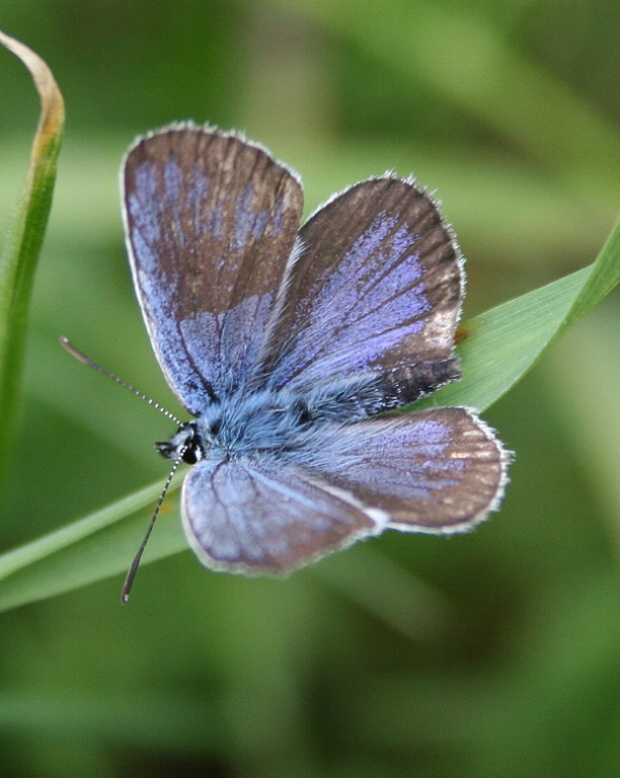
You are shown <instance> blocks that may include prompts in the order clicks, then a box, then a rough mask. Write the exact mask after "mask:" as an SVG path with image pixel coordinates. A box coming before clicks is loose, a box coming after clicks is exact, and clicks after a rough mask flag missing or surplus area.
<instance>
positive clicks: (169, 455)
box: [155, 421, 206, 465]
mask: <svg viewBox="0 0 620 778" xmlns="http://www.w3.org/2000/svg"><path fill="white" fill-rule="evenodd" d="M155 448H156V449H157V451H159V453H160V454H161V455H162V456H163V457H166V459H174V460H177V459H178V460H180V461H183V462H185V463H186V464H188V465H195V464H196V462H200V460H201V459H204V457H205V453H206V451H205V440H204V436H203V435H202V434H201V433H200V431H199V430H198V426H197V422H195V421H189V422H187V423H186V424H182V425H181V426H180V427H179V429H178V430H177V431H176V433H175V434H174V435H173V436H172V437H171V438H170V440H165V441H161V442H158V443H155Z"/></svg>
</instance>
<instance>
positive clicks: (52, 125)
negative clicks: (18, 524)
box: [0, 32, 64, 476]
mask: <svg viewBox="0 0 620 778" xmlns="http://www.w3.org/2000/svg"><path fill="white" fill-rule="evenodd" d="M0 43H2V44H3V45H4V46H5V47H6V48H7V49H8V50H9V51H11V52H13V54H15V55H16V56H17V57H19V59H21V61H22V62H23V63H24V65H25V66H26V67H27V68H28V70H29V71H30V73H31V75H32V77H33V79H34V82H35V85H36V87H37V90H38V92H39V97H40V100H41V116H40V120H39V126H38V128H37V132H36V135H35V138H34V142H33V145H32V153H31V158H30V168H29V170H28V176H27V179H26V187H25V191H24V194H23V196H22V200H21V203H20V207H19V210H18V212H17V215H16V218H15V220H14V223H13V225H12V228H11V229H10V232H9V235H8V236H7V239H6V241H5V244H4V247H3V250H2V255H1V256H0V419H2V424H0V476H2V474H3V473H4V472H5V469H6V465H7V458H8V452H9V451H10V448H11V440H12V436H13V434H14V431H15V419H16V415H17V408H18V400H19V389H20V383H21V375H22V364H23V359H24V348H25V340H26V327H27V323H28V305H29V302H30V292H31V289H32V284H33V281H34V274H35V270H36V267H37V261H38V258H39V253H40V251H41V246H42V244H43V238H44V235H45V229H46V227H47V221H48V217H49V213H50V209H51V206H52V194H53V191H54V183H55V180H56V161H57V158H58V153H59V151H60V140H61V136H62V128H63V123H64V105H63V99H62V95H61V93H60V91H59V89H58V86H57V85H56V82H55V80H54V77H53V75H52V73H51V72H50V70H49V68H48V67H47V65H46V64H45V62H43V60H42V59H40V58H39V57H38V56H37V55H36V54H35V53H34V52H33V51H31V50H30V49H29V48H27V47H26V46H24V45H23V44H22V43H20V42H19V41H16V40H15V39H14V38H11V37H9V36H8V35H5V34H4V33H2V32H0Z"/></svg>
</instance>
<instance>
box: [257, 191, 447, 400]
mask: <svg viewBox="0 0 620 778" xmlns="http://www.w3.org/2000/svg"><path fill="white" fill-rule="evenodd" d="M300 239H301V244H302V247H303V250H302V252H301V254H300V256H299V258H298V259H297V261H296V262H295V263H294V264H292V265H291V266H290V267H289V273H288V277H287V283H286V288H287V291H286V296H285V304H284V305H283V306H282V310H281V311H279V316H278V319H277V322H276V325H275V327H274V328H273V333H272V337H271V338H270V342H269V350H268V353H267V355H266V357H265V368H266V370H268V371H269V377H268V381H269V383H270V385H272V386H283V385H289V386H291V385H292V386H304V387H305V386H309V385H313V384H316V383H317V382H321V381H325V380H326V379H329V380H335V379H338V378H349V377H350V376H358V377H359V376H360V375H363V374H373V373H384V372H390V371H395V370H398V369H399V368H403V367H407V366H410V365H412V364H416V363H417V362H421V361H433V362H436V361H443V360H445V359H447V358H448V356H449V355H450V353H451V351H452V348H453V341H454V331H455V326H456V322H457V320H458V316H459V312H460V295H461V287H462V270H461V261H460V256H459V252H458V248H457V246H456V243H455V241H454V238H453V236H452V233H451V231H450V229H449V228H448V227H447V225H446V224H445V222H444V221H443V219H442V218H441V215H440V213H439V211H438V209H437V207H436V205H435V204H434V202H433V201H432V200H431V198H429V196H428V195H427V194H426V193H424V192H423V191H422V190H421V189H419V188H418V187H417V186H416V185H414V184H412V183H410V182H408V181H403V180H400V179H396V178H392V177H385V178H379V179H371V180H369V181H364V182H362V183H360V184H357V185H356V186H353V187H352V188H351V189H349V190H347V191H346V192H344V193H343V194H341V195H339V196H337V197H335V198H334V199H332V200H331V201H330V202H328V203H327V205H325V206H324V207H323V208H321V209H319V211H318V212H317V213H316V214H315V215H314V216H313V217H312V218H311V219H310V220H309V221H308V222H307V223H306V224H305V225H304V227H303V228H302V230H301V233H300Z"/></svg>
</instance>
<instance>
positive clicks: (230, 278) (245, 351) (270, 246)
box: [123, 126, 303, 415]
mask: <svg viewBox="0 0 620 778" xmlns="http://www.w3.org/2000/svg"><path fill="white" fill-rule="evenodd" d="M123 196H124V216H125V228H126V236H127V243H128V247H129V255H130V261H131V267H132V272H133V277H134V283H135V287H136V291H137V295H138V299H139V302H140V305H141V307H142V312H143V315H144V319H145V321H146V325H147V328H148V331H149V334H150V337H151V341H152V344H153V348H154V350H155V353H156V355H157V358H158V360H159V363H160V365H161V367H162V370H163V371H164V374H165V376H166V378H167V380H168V382H169V384H170V385H171V387H172V388H173V390H174V391H175V392H176V394H177V395H178V397H179V399H180V400H181V402H182V403H183V404H184V405H185V407H186V408H187V409H188V410H189V411H190V412H192V413H193V414H194V415H197V414H198V413H200V411H201V410H203V409H204V408H205V406H206V405H207V404H208V403H209V402H210V401H213V400H215V399H219V398H221V397H223V396H225V395H227V394H228V393H231V392H234V391H235V390H236V389H237V388H238V387H239V386H242V385H243V383H244V382H245V380H246V379H247V377H248V373H249V371H250V368H251V367H252V366H253V365H254V363H255V361H256V358H257V354H258V352H259V350H260V348H261V344H262V341H263V338H264V334H265V328H266V325H267V322H268V320H269V318H270V316H271V314H272V311H273V307H274V303H275V299H276V295H277V291H278V289H279V287H280V282H281V279H282V275H283V273H284V268H285V266H286V263H287V261H288V259H289V256H290V254H291V252H292V249H293V246H294V242H295V238H296V236H297V230H298V228H299V223H300V219H301V211H302V206H303V195H302V190H301V186H300V184H299V181H298V180H297V178H296V177H295V176H294V174H292V173H291V172H290V171H289V170H287V169H286V168H284V167H283V166H281V165H279V164H277V163H276V162H274V160H273V159H272V158H271V157H270V156H269V155H268V154H267V153H266V152H265V151H264V150H262V149H260V148H259V147H257V146H254V145H252V144H249V143H246V142H244V141H243V140H241V139H240V138H238V137H236V136H235V135H226V134H223V133H220V132H218V131H216V130H208V129H202V128H198V127H194V126H178V127H171V128H170V129H167V130H163V131H161V132H158V133H156V134H154V135H151V136H148V137H146V138H143V139H142V140H140V141H139V142H138V143H136V144H135V145H134V146H133V147H132V149H131V150H130V151H129V153H128V155H127V158H126V160H125V164H124V169H123Z"/></svg>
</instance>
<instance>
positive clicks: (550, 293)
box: [416, 222, 620, 410]
mask: <svg viewBox="0 0 620 778" xmlns="http://www.w3.org/2000/svg"><path fill="white" fill-rule="evenodd" d="M618 283H620V222H619V223H618V224H617V225H616V227H615V229H614V230H613V232H612V233H611V235H610V237H609V239H608V240H607V242H606V243H605V245H604V246H603V249H602V250H601V252H600V254H599V256H598V258H597V260H596V262H594V264H592V265H590V266H589V267H586V268H583V269H582V270H578V271H577V272H576V273H572V274H571V275H569V276H566V277H565V278H561V279H559V280H558V281H554V282H553V283H551V284H548V285H546V286H543V287H541V288H540V289H535V290H534V291H533V292H529V293H528V294H525V295H523V296H522V297H517V298H516V299H515V300H510V301H509V302H507V303H504V304H503V305H500V306H498V307H497V308H493V309H491V310H490V311H487V312H486V313H483V314H481V315H480V316H477V317H476V318H475V319H472V320H471V321H470V322H468V323H467V324H466V325H465V326H464V328H463V330H464V332H465V335H466V337H465V339H464V340H463V342H462V343H461V344H460V346H459V348H458V353H459V356H460V357H461V360H462V363H463V375H464V378H463V380H462V381H459V383H457V384H451V385H450V386H446V387H444V388H443V389H441V390H440V391H439V392H436V393H435V394H434V395H432V397H429V398H427V399H426V400H424V401H423V402H421V403H418V405H417V406H416V408H421V407H425V406H426V407H428V406H437V405H469V406H471V407H473V408H478V409H479V410H484V409H485V408H488V407H489V405H491V404H492V403H494V402H495V401H496V400H498V399H499V398H500V397H501V396H502V395H503V394H505V393H506V392H507V391H508V390H509V389H510V387H511V386H513V385H514V384H515V383H516V382H517V381H518V380H520V379H521V378H522V377H523V376H524V375H525V373H527V372H528V370H530V368H531V367H533V365H534V364H535V363H536V361H537V360H538V358H539V357H540V355H541V354H542V353H543V351H544V350H545V349H546V348H547V347H548V346H549V345H550V344H551V343H552V342H553V341H554V340H556V338H558V337H560V336H561V335H562V333H563V332H565V330H566V329H567V328H568V327H570V326H572V325H573V324H575V323H576V322H577V321H579V319H580V318H581V317H582V316H585V314H586V313H588V311H590V310H592V308H594V307H595V306H596V305H598V303H599V302H600V301H601V300H602V299H603V298H604V297H605V296H606V295H608V294H609V292H611V290H612V289H613V288H614V287H615V286H616V285H617V284H618Z"/></svg>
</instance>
